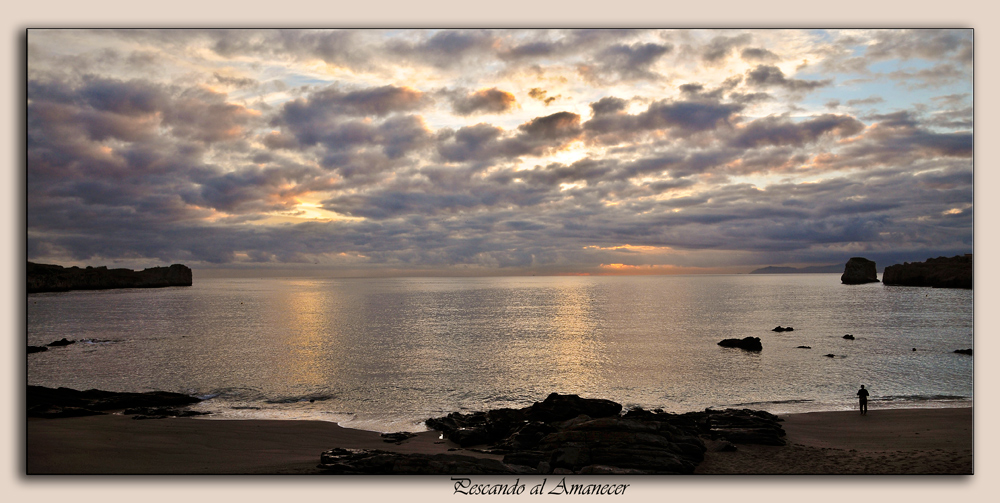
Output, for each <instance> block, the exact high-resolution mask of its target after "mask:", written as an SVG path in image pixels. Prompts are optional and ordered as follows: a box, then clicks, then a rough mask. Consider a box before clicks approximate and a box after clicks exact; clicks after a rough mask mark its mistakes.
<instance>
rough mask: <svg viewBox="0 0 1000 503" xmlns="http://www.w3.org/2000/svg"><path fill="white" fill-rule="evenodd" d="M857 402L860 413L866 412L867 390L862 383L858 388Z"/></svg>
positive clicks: (864, 413)
mask: <svg viewBox="0 0 1000 503" xmlns="http://www.w3.org/2000/svg"><path fill="white" fill-rule="evenodd" d="M858 404H859V405H860V407H861V415H866V414H868V390H866V389H865V385H864V384H862V385H861V389H859V390H858Z"/></svg>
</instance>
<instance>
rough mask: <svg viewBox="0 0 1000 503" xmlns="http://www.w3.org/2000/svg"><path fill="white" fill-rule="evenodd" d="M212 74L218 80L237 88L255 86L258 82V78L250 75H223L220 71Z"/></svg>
mask: <svg viewBox="0 0 1000 503" xmlns="http://www.w3.org/2000/svg"><path fill="white" fill-rule="evenodd" d="M212 76H213V77H215V80H216V82H218V83H220V84H224V85H227V86H233V87H236V88H246V87H255V86H256V85H257V84H258V82H257V80H256V79H251V78H250V77H232V76H228V75H221V74H219V72H215V73H213V74H212Z"/></svg>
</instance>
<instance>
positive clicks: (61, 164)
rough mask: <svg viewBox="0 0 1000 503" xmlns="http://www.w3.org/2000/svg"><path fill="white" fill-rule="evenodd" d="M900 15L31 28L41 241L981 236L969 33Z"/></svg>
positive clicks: (268, 244) (571, 249) (154, 253)
mask: <svg viewBox="0 0 1000 503" xmlns="http://www.w3.org/2000/svg"><path fill="white" fill-rule="evenodd" d="M897 32H898V31H896V30H888V31H882V30H876V31H851V32H827V31H808V32H800V31H790V32H789V33H788V35H789V36H790V37H789V38H785V37H784V35H785V34H784V32H736V33H734V32H730V31H704V32H702V31H699V32H691V31H687V30H679V31H650V30H621V31H616V30H434V31H431V30H401V31H380V30H346V31H327V30H254V31H246V30H211V31H208V30H122V31H104V30H98V31H86V32H83V31H72V32H63V31H60V30H53V31H46V32H44V33H42V32H35V31H32V32H31V33H30V34H29V51H28V79H27V97H28V100H27V164H28V169H27V172H26V180H27V202H28V212H27V225H28V236H27V239H28V255H29V257H30V258H32V259H36V260H50V261H52V262H56V263H58V262H60V261H64V260H71V261H77V262H90V261H105V260H107V261H111V260H117V261H123V262H122V263H123V264H124V263H131V262H130V261H134V262H137V263H138V266H144V265H143V264H145V263H147V262H150V261H162V262H166V263H170V262H177V261H183V262H187V263H190V264H192V265H195V266H204V265H206V264H216V265H226V266H229V265H234V264H248V265H249V264H263V265H269V264H292V263H296V264H297V263H301V264H303V265H307V264H308V265H309V266H312V265H313V264H315V263H319V264H322V265H323V266H324V267H334V268H336V269H337V270H344V271H348V270H350V271H355V270H358V268H362V269H365V270H366V271H368V272H366V273H364V274H368V273H371V274H383V273H384V274H388V273H389V272H390V271H394V272H400V271H402V272H407V271H409V272H412V273H414V274H416V273H419V272H427V271H429V272H428V273H433V272H436V271H438V270H439V269H435V268H440V269H441V270H448V271H450V272H454V271H456V270H458V269H456V268H458V267H462V268H463V270H476V271H489V272H496V271H498V270H504V271H506V270H508V269H510V270H513V271H514V272H526V271H530V272H536V271H537V272H562V271H568V272H581V271H587V270H597V269H596V268H597V267H599V264H602V263H604V264H611V263H623V264H632V265H637V264H657V265H662V264H673V265H683V266H685V267H706V266H718V265H726V266H729V267H736V266H739V265H740V264H744V265H754V266H756V265H758V264H761V261H764V262H763V265H771V264H775V265H776V264H782V263H787V262H796V263H808V262H813V263H833V262H837V261H840V260H842V259H843V257H845V256H850V255H852V254H857V253H863V254H864V255H865V256H869V257H873V258H876V259H878V260H880V261H882V260H892V259H895V258H899V257H904V256H906V257H908V258H909V259H910V260H922V259H924V258H926V256H934V254H944V253H953V254H954V253H965V252H967V251H968V250H971V242H972V225H971V218H972V215H973V212H974V208H973V205H972V154H973V149H972V142H973V130H972V112H973V110H972V105H973V104H972V99H971V91H970V89H971V73H970V67H969V66H968V65H967V64H966V63H963V60H962V58H964V57H965V55H966V52H967V51H966V50H967V49H969V48H970V47H971V45H970V44H971V37H968V36H967V33H966V31H963V30H958V31H945V32H932V31H917V32H913V33H910V34H906V33H903V32H898V33H897ZM70 34H72V37H71V36H70ZM904 35H906V36H910V37H915V38H913V39H912V40H911V41H909V42H908V40H907V38H906V36H904ZM70 42H72V43H70ZM786 42H788V43H786ZM675 47H676V49H675ZM678 53H679V54H678ZM778 58H781V61H786V62H788V61H801V60H803V59H806V58H809V60H810V63H809V66H808V67H807V68H808V72H809V73H808V74H805V73H799V74H798V75H786V74H785V73H784V72H783V71H782V70H781V69H780V68H778V66H777V62H778V61H779V59H778ZM133 60H134V61H133ZM874 62H882V63H881V64H880V65H879V66H877V67H873V66H871V65H872V64H873V63H874ZM747 63H749V64H750V65H751V68H750V70H749V71H744V70H745V69H746V68H747ZM137 64H141V65H145V66H136V65H137ZM728 64H733V65H737V66H736V67H735V68H739V70H727V68H728V67H727V66H726V65H728ZM584 68H585V69H584ZM782 68H784V65H782ZM873 69H878V72H876V71H873ZM581 71H583V75H581ZM732 71H737V72H739V73H737V74H732V73H731V72H732ZM798 71H799V72H803V69H802V67H800V69H799V70H798ZM587 72H590V73H587ZM880 72H881V73H880ZM802 75H809V76H810V77H809V79H802V78H794V77H796V76H798V77H801V76H802ZM582 76H587V77H588V78H589V79H590V80H588V79H586V78H581V77H582ZM887 78H895V79H897V80H895V81H894V82H898V83H900V85H897V86H896V87H895V88H894V90H893V93H892V94H893V96H892V99H891V102H892V107H891V108H886V107H885V105H887V104H888V103H889V101H883V100H889V97H888V96H886V95H885V94H884V92H883V91H884V89H880V88H878V87H877V86H876V83H884V82H885V79H887ZM834 82H836V83H837V84H838V85H837V86H833V85H832V84H833V83H834ZM840 84H844V86H841V85H840ZM931 85H934V86H939V87H936V89H939V92H936V93H931V94H927V93H926V91H922V92H919V93H918V92H914V91H913V89H915V88H916V87H917V86H931ZM517 89H522V90H524V91H516V90H517ZM922 89H926V87H924V88H922ZM810 91H822V93H818V92H817V93H813V94H810V93H809V92H810ZM518 92H522V93H524V94H523V95H517V98H521V99H522V100H523V101H522V102H520V103H519V102H518V100H517V99H516V98H515V94H517V93H518ZM859 97H860V98H859ZM865 97H867V98H865ZM556 100H558V103H556ZM543 105H544V106H553V105H558V107H556V108H554V109H549V108H546V109H544V110H545V112H543V113H539V112H538V111H539V110H541V109H542V108H543ZM824 106H825V107H826V108H827V109H829V111H830V112H831V113H825V114H824V113H816V112H814V111H815V110H824ZM793 108H795V109H797V110H798V111H796V112H794V113H793V112H789V110H791V109H793ZM883 108H885V109H886V110H891V113H884V110H882V109H883ZM859 110H860V111H859ZM781 112H784V115H782V114H781ZM862 112H863V113H862ZM625 245H630V246H625ZM910 254H916V255H917V256H915V257H909V255H910ZM924 255H926V256H924ZM94 265H99V264H97V263H95V264H94ZM465 267H467V268H468V269H465ZM505 268H506V269H505ZM588 268H591V269H588ZM748 269H749V267H748ZM372 271H375V272H372ZM380 271H381V272H380ZM359 274H362V273H359Z"/></svg>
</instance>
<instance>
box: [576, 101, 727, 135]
mask: <svg viewBox="0 0 1000 503" xmlns="http://www.w3.org/2000/svg"><path fill="white" fill-rule="evenodd" d="M623 101H624V100H621V99H620V98H615V97H607V98H602V99H601V100H599V101H597V102H594V103H592V104H591V109H592V110H593V111H594V117H593V118H592V119H591V120H589V121H587V122H585V123H584V124H583V128H584V130H585V131H586V132H587V134H588V136H589V138H590V140H591V141H593V142H596V143H600V144H614V143H619V142H622V141H625V140H627V139H631V138H632V136H633V135H634V134H636V133H640V132H647V131H656V130H669V131H671V132H672V133H674V134H676V135H678V136H687V135H691V134H694V133H698V132H702V131H710V130H713V129H716V128H720V127H729V126H731V125H732V121H733V120H734V119H735V117H736V116H737V114H738V113H739V112H740V111H742V110H743V108H744V106H743V105H741V104H738V103H722V102H719V101H714V100H702V99H698V100H695V101H687V100H685V101H674V100H660V101H657V102H654V103H651V104H650V105H649V106H648V107H647V108H646V110H645V111H643V112H641V113H638V114H634V115H632V114H627V113H624V109H625V103H624V102H623Z"/></svg>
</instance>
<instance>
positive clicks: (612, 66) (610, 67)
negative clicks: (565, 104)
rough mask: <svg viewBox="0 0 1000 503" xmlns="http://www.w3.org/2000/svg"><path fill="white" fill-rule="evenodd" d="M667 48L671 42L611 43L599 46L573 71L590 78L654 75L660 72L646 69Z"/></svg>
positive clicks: (619, 79) (626, 79) (631, 78)
mask: <svg viewBox="0 0 1000 503" xmlns="http://www.w3.org/2000/svg"><path fill="white" fill-rule="evenodd" d="M671 50H673V46H672V45H669V44H667V45H660V44H654V43H645V44H642V43H635V44H632V45H624V44H619V45H613V46H611V47H607V48H605V49H603V50H601V51H600V52H599V53H597V54H596V55H594V57H593V58H592V59H590V60H588V61H587V62H586V63H582V64H580V65H578V66H577V71H578V72H579V73H580V75H581V76H582V77H583V78H584V79H586V80H588V81H591V82H629V81H636V80H652V79H657V78H660V75H659V74H657V73H656V72H653V71H652V70H650V67H651V66H653V64H655V63H656V61H657V60H658V59H660V57H662V56H663V55H665V54H668V53H669V52H670V51H671Z"/></svg>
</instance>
